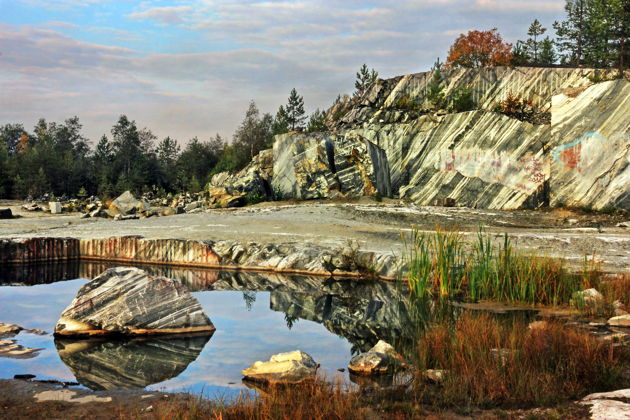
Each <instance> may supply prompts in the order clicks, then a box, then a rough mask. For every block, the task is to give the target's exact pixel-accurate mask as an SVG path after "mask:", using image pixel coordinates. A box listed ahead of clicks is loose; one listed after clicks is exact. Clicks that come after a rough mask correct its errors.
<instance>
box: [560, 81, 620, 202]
mask: <svg viewBox="0 0 630 420" xmlns="http://www.w3.org/2000/svg"><path fill="white" fill-rule="evenodd" d="M551 131H552V137H551V138H552V142H551V143H550V144H549V146H548V148H549V150H550V156H549V160H550V162H551V173H552V176H551V178H550V185H549V187H550V195H551V202H550V204H551V205H552V206H558V205H567V206H574V207H590V208H593V209H597V210H602V209H605V208H611V207H612V208H623V209H626V210H630V83H628V81H626V80H623V79H620V80H614V81H608V82H602V83H598V84H595V85H592V86H589V87H587V88H585V89H581V90H580V89H576V90H572V91H568V92H565V93H561V94H559V95H557V96H554V97H553V106H552V112H551Z"/></svg>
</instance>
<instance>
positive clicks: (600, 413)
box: [580, 389, 630, 420]
mask: <svg viewBox="0 0 630 420" xmlns="http://www.w3.org/2000/svg"><path fill="white" fill-rule="evenodd" d="M628 401H630V389H622V390H618V391H612V392H601V393H597V394H590V395H587V396H586V397H584V398H583V399H582V401H581V402H580V404H583V405H589V406H591V407H590V408H591V419H593V420H628V419H630V403H628Z"/></svg>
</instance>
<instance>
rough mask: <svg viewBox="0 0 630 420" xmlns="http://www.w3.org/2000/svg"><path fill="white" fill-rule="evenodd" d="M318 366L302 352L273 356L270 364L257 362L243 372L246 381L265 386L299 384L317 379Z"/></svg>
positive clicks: (296, 351)
mask: <svg viewBox="0 0 630 420" xmlns="http://www.w3.org/2000/svg"><path fill="white" fill-rule="evenodd" d="M318 366H319V365H318V364H317V363H315V361H314V360H313V358H312V357H311V356H309V355H308V354H306V353H304V352H303V351H300V350H295V351H291V352H287V353H279V354H275V355H273V356H271V358H270V359H269V361H268V362H261V361H257V362H255V363H254V364H253V365H251V366H250V367H248V368H247V369H244V370H243V376H244V377H245V380H248V381H253V382H262V383H265V384H271V385H273V384H287V383H299V382H303V381H305V380H309V379H313V378H315V375H316V374H317V368H318Z"/></svg>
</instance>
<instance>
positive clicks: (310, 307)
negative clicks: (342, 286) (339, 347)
mask: <svg viewBox="0 0 630 420" xmlns="http://www.w3.org/2000/svg"><path fill="white" fill-rule="evenodd" d="M358 296H360V295H358ZM271 309H273V310H274V311H279V312H284V313H285V314H287V315H288V316H290V317H293V318H302V319H307V320H309V321H314V322H317V323H319V324H322V325H324V326H325V327H326V328H327V329H328V330H329V331H331V332H332V333H334V334H336V335H339V336H341V337H344V338H346V339H347V340H348V341H350V342H351V343H352V344H353V345H354V349H353V350H358V351H362V352H363V351H367V350H369V349H370V348H371V347H372V346H373V345H374V344H376V342H377V341H378V340H379V339H381V340H385V341H387V342H389V343H401V342H405V341H407V340H409V339H411V338H412V334H411V328H412V327H413V326H414V325H415V323H414V322H413V321H412V319H411V316H410V314H409V313H408V312H407V310H406V307H405V306H404V304H403V301H402V300H400V299H395V298H394V296H390V298H389V299H387V300H383V301H379V300H369V299H362V298H357V297H342V296H335V295H322V294H319V295H307V294H302V293H285V292H272V293H271Z"/></svg>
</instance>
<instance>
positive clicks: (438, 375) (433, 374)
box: [422, 369, 448, 384]
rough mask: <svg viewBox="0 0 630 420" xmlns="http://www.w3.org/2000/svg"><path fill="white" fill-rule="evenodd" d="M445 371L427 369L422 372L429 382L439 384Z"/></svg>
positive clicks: (442, 380) (444, 375)
mask: <svg viewBox="0 0 630 420" xmlns="http://www.w3.org/2000/svg"><path fill="white" fill-rule="evenodd" d="M447 372H448V371H447V370H444V369H427V370H425V371H424V372H423V373H422V374H423V376H424V377H425V379H428V380H429V381H430V382H433V383H436V384H440V383H442V382H444V378H445V377H446V373H447Z"/></svg>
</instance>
